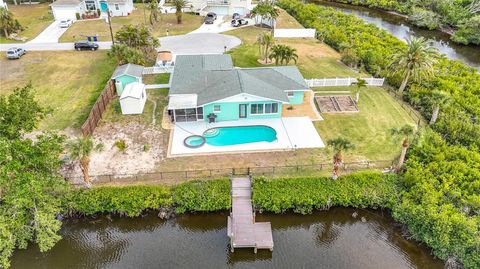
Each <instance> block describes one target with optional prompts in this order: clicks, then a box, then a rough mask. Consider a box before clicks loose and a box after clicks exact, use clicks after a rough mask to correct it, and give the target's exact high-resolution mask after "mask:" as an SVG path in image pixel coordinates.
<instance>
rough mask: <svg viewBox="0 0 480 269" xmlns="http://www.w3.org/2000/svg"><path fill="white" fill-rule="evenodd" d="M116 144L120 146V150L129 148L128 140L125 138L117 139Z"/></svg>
mask: <svg viewBox="0 0 480 269" xmlns="http://www.w3.org/2000/svg"><path fill="white" fill-rule="evenodd" d="M114 145H115V147H117V148H118V150H120V151H122V152H123V151H125V150H127V142H125V140H123V139H120V140H117V141H115V144H114Z"/></svg>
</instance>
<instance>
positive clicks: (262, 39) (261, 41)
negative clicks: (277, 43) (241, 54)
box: [257, 32, 274, 64]
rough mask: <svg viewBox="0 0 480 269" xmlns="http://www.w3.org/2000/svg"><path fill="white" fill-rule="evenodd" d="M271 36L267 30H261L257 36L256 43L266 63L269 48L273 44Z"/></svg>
mask: <svg viewBox="0 0 480 269" xmlns="http://www.w3.org/2000/svg"><path fill="white" fill-rule="evenodd" d="M273 41H274V40H273V36H272V34H271V33H269V32H262V33H261V34H259V35H258V37H257V43H258V45H259V50H260V57H261V58H262V60H263V61H264V62H265V64H267V63H268V59H270V57H269V52H270V48H271V47H272V45H273Z"/></svg>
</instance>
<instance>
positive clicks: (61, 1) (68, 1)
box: [50, 0, 83, 6]
mask: <svg viewBox="0 0 480 269" xmlns="http://www.w3.org/2000/svg"><path fill="white" fill-rule="evenodd" d="M82 2H83V0H57V1H55V2H53V3H51V4H50V6H78V5H79V4H80V3H82Z"/></svg>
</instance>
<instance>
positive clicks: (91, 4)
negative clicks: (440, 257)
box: [85, 0, 97, 10]
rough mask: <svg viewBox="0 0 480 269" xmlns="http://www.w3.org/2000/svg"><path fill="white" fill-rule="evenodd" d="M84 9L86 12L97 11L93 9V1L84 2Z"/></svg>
mask: <svg viewBox="0 0 480 269" xmlns="http://www.w3.org/2000/svg"><path fill="white" fill-rule="evenodd" d="M85 7H86V8H87V10H97V9H96V7H95V1H93V0H87V1H85Z"/></svg>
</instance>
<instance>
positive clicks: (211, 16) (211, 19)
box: [205, 12, 217, 24]
mask: <svg viewBox="0 0 480 269" xmlns="http://www.w3.org/2000/svg"><path fill="white" fill-rule="evenodd" d="M216 19H217V14H215V13H213V12H208V14H207V16H205V24H213V22H214V21H215V20H216Z"/></svg>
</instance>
